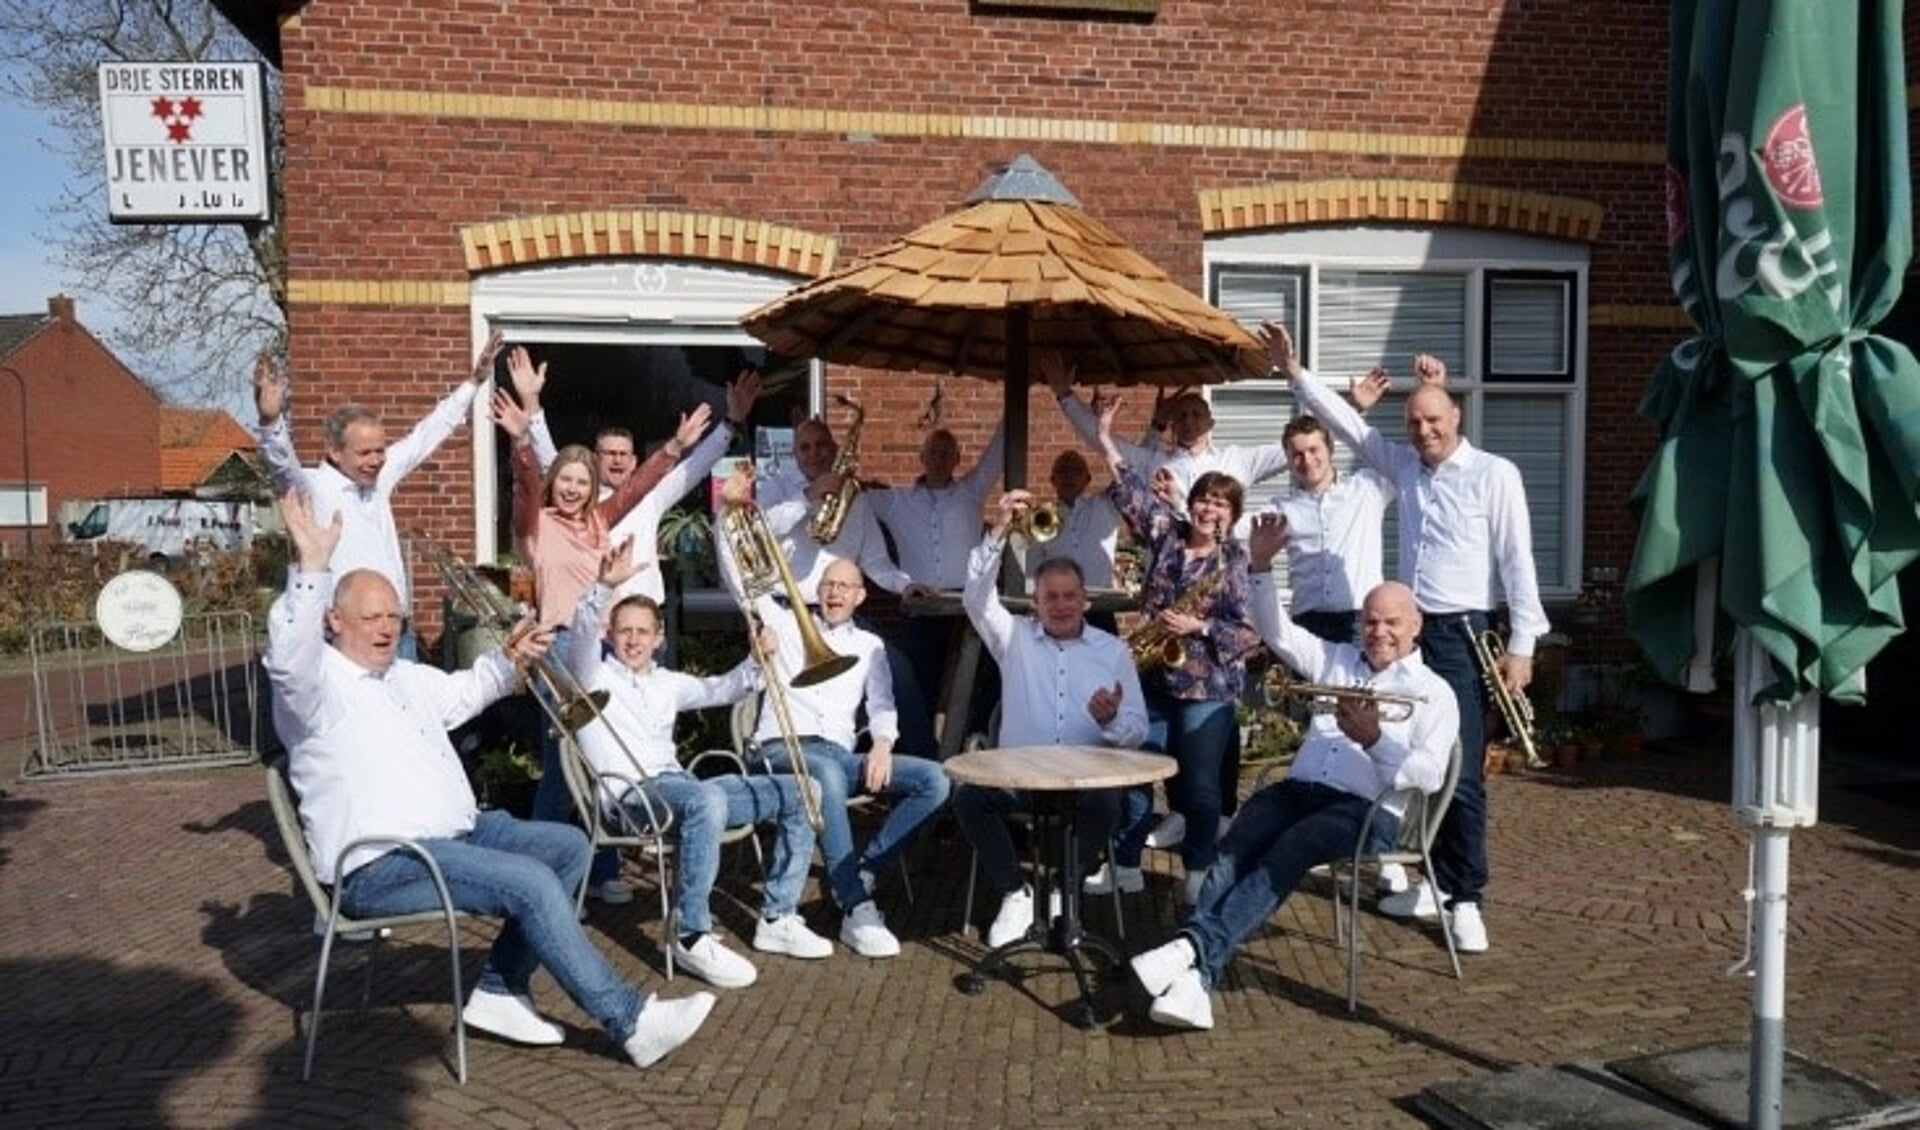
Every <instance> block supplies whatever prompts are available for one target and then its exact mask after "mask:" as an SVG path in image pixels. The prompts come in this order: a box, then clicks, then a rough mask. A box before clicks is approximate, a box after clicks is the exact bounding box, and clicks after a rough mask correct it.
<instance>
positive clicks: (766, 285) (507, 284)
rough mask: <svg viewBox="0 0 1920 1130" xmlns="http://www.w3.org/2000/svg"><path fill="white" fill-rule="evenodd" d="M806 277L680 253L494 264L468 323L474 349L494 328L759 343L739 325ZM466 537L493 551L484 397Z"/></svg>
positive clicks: (811, 400) (488, 553) (478, 404)
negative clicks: (521, 264)
mask: <svg viewBox="0 0 1920 1130" xmlns="http://www.w3.org/2000/svg"><path fill="white" fill-rule="evenodd" d="M806 281H807V280H806V279H804V278H799V277H796V276H794V275H789V274H783V273H781V272H778V271H766V270H756V269H753V268H749V267H736V266H731V265H728V264H722V263H702V262H694V261H688V260H682V259H661V258H627V259H595V260H589V261H586V262H577V263H551V264H541V265H537V266H532V267H522V268H516V269H512V270H506V271H499V272H493V273H489V274H485V275H481V276H480V277H478V278H476V279H474V281H473V286H472V291H471V317H470V322H469V329H470V333H471V335H472V339H473V345H472V352H473V354H474V355H477V354H478V353H479V352H480V347H481V346H482V345H483V344H484V343H485V342H486V340H487V336H488V334H490V333H491V332H492V331H493V330H494V329H499V330H500V331H501V333H502V334H503V335H504V336H505V338H506V341H507V343H508V344H509V345H511V344H513V343H515V342H525V341H542V342H569V343H579V344H592V345H706V346H739V347H745V348H761V347H763V343H762V342H761V341H760V340H759V339H758V338H755V337H754V336H753V335H751V334H749V333H747V332H746V331H745V330H743V329H741V328H740V323H741V321H742V320H743V319H744V318H745V316H746V315H747V313H748V312H749V311H751V310H753V309H754V308H756V307H758V306H760V305H762V304H763V303H766V302H771V301H772V300H774V299H776V298H779V297H780V296H781V295H784V294H786V293H788V292H789V291H791V290H794V289H796V288H797V287H799V286H801V285H802V284H804V283H805V282H806ZM825 373H826V368H825V366H823V365H822V364H821V363H820V362H819V361H817V360H816V361H814V362H812V363H811V364H810V365H809V376H808V381H807V407H808V411H809V412H810V413H818V412H820V411H821V408H822V404H823V402H824V400H825V392H824V381H825ZM472 425H473V426H472V436H473V440H472V442H473V514H472V516H471V517H472V522H473V544H474V559H475V560H476V561H492V560H495V559H496V558H497V557H498V555H499V551H500V548H501V547H500V546H499V545H498V543H497V541H496V539H495V537H494V522H493V518H492V515H493V514H494V513H495V512H496V511H497V510H498V508H499V504H500V499H499V495H498V491H497V490H496V489H495V486H494V484H495V482H496V481H497V480H496V478H495V475H496V472H497V467H498V460H499V452H498V451H497V450H496V448H495V445H494V435H493V424H492V413H491V410H490V408H489V406H488V405H487V403H486V398H485V397H476V398H475V399H474V404H473V418H472Z"/></svg>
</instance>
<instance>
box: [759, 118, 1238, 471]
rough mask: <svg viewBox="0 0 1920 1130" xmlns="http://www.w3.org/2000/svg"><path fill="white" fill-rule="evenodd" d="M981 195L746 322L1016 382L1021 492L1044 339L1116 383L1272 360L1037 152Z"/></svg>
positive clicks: (1009, 413)
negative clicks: (1033, 385) (1104, 219)
mask: <svg viewBox="0 0 1920 1130" xmlns="http://www.w3.org/2000/svg"><path fill="white" fill-rule="evenodd" d="M967 203H968V206H967V207H966V208H964V209H962V210H961V211H959V212H955V213H953V214H952V215H949V216H943V217H942V218H940V219H938V220H935V221H934V222H932V223H930V224H928V225H926V226H925V227H923V228H920V229H919V230H918V231H915V232H913V233H912V234H910V235H907V236H905V237H903V238H901V239H899V240H896V241H895V242H893V243H891V244H888V245H887V246H886V247H883V248H881V249H879V250H878V251H875V252H874V253H873V254H871V255H867V256H864V257H862V258H860V259H857V260H855V261H853V262H851V263H849V264H847V265H846V266H844V267H842V268H840V269H839V270H837V271H835V272H833V273H832V274H830V275H827V276H825V277H824V278H821V279H817V280H815V281H814V282H812V283H809V284H808V285H806V286H804V287H801V288H800V289H799V290H796V291H794V292H793V293H791V294H789V295H786V296H785V297H783V298H780V299H778V300H776V301H773V302H770V303H768V304H767V305H765V306H762V307H760V308H759V309H758V310H755V311H753V312H752V313H750V314H748V315H747V317H746V320H745V325H746V329H747V332H749V333H751V334H753V335H754V336H755V337H757V338H759V339H761V340H762V341H764V342H766V343H767V344H768V345H769V346H771V347H772V348H773V349H774V350H776V351H778V352H780V353H783V354H786V355H788V356H792V357H819V358H822V359H823V360H827V361H833V362H837V363H841V364H847V365H860V366H864V367H867V368H874V369H896V370H905V371H919V372H928V373H938V374H950V373H960V374H969V375H972V376H976V377H985V378H987V379H990V380H1004V381H1005V382H1006V396H1005V403H1006V423H1007V468H1006V484H1007V486H1009V487H1016V486H1024V485H1025V483H1026V437H1027V426H1026V425H1027V416H1026V409H1027V383H1028V376H1027V359H1028V356H1029V352H1030V350H1032V349H1057V350H1059V351H1061V352H1063V353H1065V354H1066V355H1067V356H1068V357H1069V358H1070V359H1072V360H1073V362H1074V363H1075V364H1076V365H1078V366H1079V369H1080V373H1081V375H1082V377H1083V379H1085V380H1087V381H1090V382H1092V381H1098V382H1102V383H1107V384H1156V385H1167V386H1190V385H1197V384H1208V383H1216V382H1221V381H1230V380H1236V379H1239V378H1242V377H1249V376H1258V375H1260V374H1262V373H1264V372H1265V371H1266V353H1265V351H1264V350H1263V349H1262V348H1261V346H1260V344H1259V343H1258V342H1257V341H1255V340H1254V339H1253V337H1252V335H1250V334H1248V333H1247V332H1246V330H1244V329H1242V328H1241V327H1240V325H1239V324H1238V323H1237V322H1235V321H1234V320H1233V319H1232V318H1231V317H1229V316H1228V315H1226V314H1225V313H1222V312H1221V311H1220V310H1218V309H1216V308H1214V307H1212V306H1210V305H1208V304H1207V303H1206V302H1204V301H1202V300H1201V299H1200V298H1198V297H1196V296H1195V295H1193V294H1192V293H1191V292H1189V291H1187V290H1186V289H1185V288H1183V287H1181V286H1180V285H1179V284H1178V283H1176V282H1174V281H1173V280H1172V279H1170V278H1168V277H1167V273H1166V272H1165V271H1162V270H1161V269H1160V268H1159V267H1156V266H1155V265H1154V264H1152V263H1151V262H1149V261H1148V260H1146V259H1145V258H1144V257H1142V256H1141V255H1140V254H1139V253H1138V252H1136V251H1134V250H1133V249H1132V248H1131V247H1129V246H1127V244H1126V242H1125V241H1123V240H1122V239H1121V238H1120V237H1119V236H1118V235H1116V234H1114V232H1113V231H1112V229H1110V228H1108V227H1107V226H1106V225H1105V224H1103V223H1101V222H1100V221H1098V220H1096V219H1094V218H1093V217H1092V216H1089V215H1087V214H1086V213H1085V212H1083V211H1081V210H1080V204H1079V201H1078V200H1076V199H1074V197H1073V195H1072V194H1071V193H1069V192H1068V191H1067V190H1066V189H1065V188H1063V187H1062V186H1061V185H1060V182H1059V181H1057V180H1055V179H1054V177H1053V175H1052V174H1051V173H1049V172H1047V170H1046V169H1044V168H1042V167H1041V166H1040V164H1039V163H1038V162H1036V161H1035V160H1034V159H1033V158H1032V157H1029V156H1026V155H1024V154H1023V155H1021V156H1020V157H1018V158H1016V159H1015V160H1014V161H1013V163H1012V164H1010V165H1008V166H1007V168H1006V169H1005V170H1004V171H1002V172H1000V173H998V174H996V175H995V176H993V177H991V178H989V179H988V180H987V182H986V183H985V184H982V185H981V186H980V187H979V188H978V189H975V190H974V192H973V194H972V195H971V196H969V197H968V198H967Z"/></svg>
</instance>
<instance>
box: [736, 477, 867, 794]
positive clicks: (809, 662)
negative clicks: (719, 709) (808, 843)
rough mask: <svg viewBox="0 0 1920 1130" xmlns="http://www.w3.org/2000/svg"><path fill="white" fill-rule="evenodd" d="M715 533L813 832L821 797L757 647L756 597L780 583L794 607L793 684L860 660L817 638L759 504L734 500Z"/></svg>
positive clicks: (769, 660) (773, 675) (782, 693)
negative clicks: (798, 663)
mask: <svg viewBox="0 0 1920 1130" xmlns="http://www.w3.org/2000/svg"><path fill="white" fill-rule="evenodd" d="M718 536H719V537H721V538H724V539H725V542H726V544H725V545H724V546H722V547H721V552H723V553H728V554H731V555H732V557H733V563H734V565H735V566H736V568H737V570H738V572H739V574H740V588H741V596H742V598H743V599H742V600H741V602H740V611H741V612H742V613H744V614H745V616H746V618H747V635H748V640H749V647H750V648H751V650H752V651H753V658H754V661H755V662H757V663H758V664H759V665H760V677H761V681H762V682H764V683H765V684H766V692H765V693H766V699H767V708H768V709H770V710H772V711H773V717H774V721H775V723H777V724H778V725H779V727H780V741H781V744H782V745H784V746H785V747H786V751H787V764H788V765H789V766H790V767H791V768H792V770H793V776H794V780H795V782H796V783H797V784H798V785H799V788H800V802H801V804H802V805H804V806H805V808H806V813H807V823H808V824H810V825H812V826H813V830H814V831H816V832H817V831H819V830H820V828H821V825H822V823H823V819H822V817H821V814H820V797H819V795H818V794H817V793H815V792H814V787H813V777H812V775H810V774H809V773H808V772H807V758H806V755H805V754H804V753H803V752H802V751H801V749H800V735H799V733H798V731H796V730H795V729H794V726H793V713H792V711H791V710H790V709H789V708H788V705H787V690H786V688H785V687H784V686H782V685H781V684H780V672H779V671H778V670H777V669H776V668H775V666H774V662H773V656H771V655H769V654H767V653H766V652H764V651H762V650H761V649H760V626H761V621H760V617H759V614H757V613H756V612H754V610H753V604H754V601H756V600H758V599H759V598H760V597H762V596H765V595H767V594H768V593H770V592H772V591H773V590H774V588H775V586H778V587H780V588H781V590H782V591H783V592H784V594H785V595H786V598H787V604H788V606H789V607H790V608H792V609H793V621H794V625H795V627H797V628H798V629H799V632H800V647H801V651H802V652H803V659H802V664H803V665H802V667H801V668H800V670H799V671H797V672H795V674H794V676H793V679H792V684H793V685H794V686H796V687H810V686H813V685H814V684H815V683H824V682H826V681H827V680H828V679H831V678H833V677H835V676H836V675H840V674H843V673H845V672H846V671H847V669H848V668H850V667H852V666H853V665H854V664H856V663H858V662H859V660H858V659H856V658H854V657H853V656H851V655H841V654H840V653H839V652H836V651H834V650H833V649H832V648H830V647H828V646H827V641H826V640H824V639H822V638H821V636H820V628H819V625H817V624H815V623H814V622H813V614H812V613H810V612H808V611H807V602H806V601H805V600H804V599H802V598H801V595H800V585H799V584H798V583H797V582H796V581H795V580H794V579H793V569H792V567H791V566H789V565H788V564H787V556H786V554H784V553H782V552H780V543H779V541H778V540H777V539H776V538H775V537H774V536H773V530H772V529H770V528H769V527H768V526H767V518H766V515H765V514H763V513H761V511H760V508H759V507H758V506H755V505H754V504H753V503H750V502H747V503H737V504H734V505H730V506H728V507H727V508H726V509H725V510H723V511H721V514H720V526H719V532H718Z"/></svg>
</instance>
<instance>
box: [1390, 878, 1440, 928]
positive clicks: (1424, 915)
mask: <svg viewBox="0 0 1920 1130" xmlns="http://www.w3.org/2000/svg"><path fill="white" fill-rule="evenodd" d="M1380 913H1382V914H1384V915H1387V916H1388V917H1390V918H1420V919H1427V920H1431V919H1435V918H1438V917H1440V904H1439V903H1437V902H1435V901H1434V899H1433V884H1432V883H1429V882H1427V881H1426V880H1425V879H1422V880H1420V881H1419V882H1418V883H1415V884H1414V885H1413V886H1412V887H1410V888H1408V889H1407V890H1404V891H1401V892H1400V893H1399V894H1397V895H1388V896H1387V897H1386V898H1383V899H1381V900H1380Z"/></svg>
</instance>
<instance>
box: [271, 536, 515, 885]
mask: <svg viewBox="0 0 1920 1130" xmlns="http://www.w3.org/2000/svg"><path fill="white" fill-rule="evenodd" d="M333 582H334V574H332V573H330V572H324V573H302V572H300V571H299V570H298V569H297V568H296V569H295V570H294V571H292V572H291V573H290V574H289V575H288V578H287V591H286V592H284V593H282V594H281V595H280V598H279V599H278V600H275V601H274V602H273V610H272V612H271V613H269V615H268V620H267V654H266V661H265V666H266V670H267V678H268V679H270V680H271V681H272V684H273V725H274V729H275V731H276V732H278V734H279V735H280V740H281V741H282V742H284V743H285V744H286V747H287V759H288V766H287V767H288V777H289V779H290V780H291V781H292V782H293V787H294V791H295V792H296V793H297V794H298V795H299V798H300V824H301V826H302V827H303V828H304V829H305V830H306V838H307V852H308V855H309V856H311V857H312V859H313V870H314V873H315V874H317V875H318V876H319V877H320V881H321V882H323V883H332V882H334V881H336V880H337V879H339V878H342V877H344V876H345V875H346V874H348V873H350V872H352V871H353V870H354V869H355V868H356V867H359V866H361V865H363V864H366V863H370V862H372V861H373V860H375V859H378V858H379V857H380V856H382V855H384V854H386V853H387V852H388V851H390V850H392V849H390V848H384V847H369V848H362V849H361V850H359V851H356V852H355V853H354V854H353V855H351V856H349V857H348V858H347V860H346V861H345V863H344V864H343V865H342V866H341V869H340V871H339V872H338V873H337V874H336V872H335V871H334V863H335V860H336V859H338V857H339V855H340V852H341V850H342V849H344V848H345V847H346V846H347V845H348V844H350V843H352V842H354V841H355V840H358V839H363V838H365V837H368V836H394V837H399V838H403V839H444V838H447V837H451V836H458V835H461V834H463V833H465V832H470V831H472V830H473V823H474V819H475V817H476V816H477V814H478V811H479V810H478V806H477V805H476V804H475V802H474V797H473V787H472V786H471V785H470V784H468V782H467V774H466V770H465V769H464V768H462V767H461V764H460V756H459V755H458V754H457V753H455V752H454V750H453V743H451V742H450V741H448V740H447V731H448V730H449V729H451V728H452V727H454V726H458V725H460V724H461V723H462V722H465V721H467V720H468V719H470V718H472V717H473V716H474V715H476V714H478V713H480V711H481V710H483V709H485V708H486V706H487V704H488V703H491V702H492V701H493V700H495V699H497V698H499V697H500V696H501V695H504V694H506V693H507V691H508V690H510V689H512V686H513V681H514V672H513V664H512V663H510V662H508V661H507V659H506V658H505V657H504V656H502V655H501V654H500V652H498V651H492V652H489V653H487V654H486V655H484V656H482V657H481V658H480V661H479V662H478V663H476V664H475V665H474V666H473V669H472V670H469V671H459V672H455V673H453V674H447V673H446V672H444V671H441V670H438V669H436V668H433V667H428V666H425V665H423V664H419V663H410V662H408V661H407V660H404V659H396V660H394V662H393V666H391V667H389V668H388V669H387V671H386V673H385V674H384V675H383V674H380V673H377V672H374V671H370V670H368V669H366V668H365V667H362V666H360V665H359V664H357V663H355V662H354V661H352V660H351V659H348V658H347V657H346V656H345V655H342V654H341V653H340V652H339V650H338V649H336V648H334V647H332V646H331V645H329V644H328V643H327V642H326V629H325V613H326V609H327V606H328V604H329V603H331V601H332V598H333Z"/></svg>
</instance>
